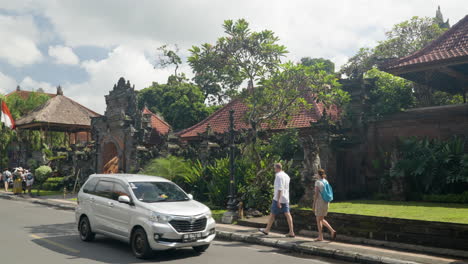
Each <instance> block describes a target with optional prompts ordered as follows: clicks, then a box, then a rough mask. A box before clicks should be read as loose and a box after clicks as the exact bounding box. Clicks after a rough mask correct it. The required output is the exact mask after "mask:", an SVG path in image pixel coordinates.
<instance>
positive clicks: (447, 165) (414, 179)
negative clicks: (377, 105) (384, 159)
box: [390, 137, 468, 198]
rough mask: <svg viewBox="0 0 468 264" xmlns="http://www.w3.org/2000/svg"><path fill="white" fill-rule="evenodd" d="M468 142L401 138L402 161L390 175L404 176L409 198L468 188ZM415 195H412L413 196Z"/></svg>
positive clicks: (455, 139)
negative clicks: (466, 145)
mask: <svg viewBox="0 0 468 264" xmlns="http://www.w3.org/2000/svg"><path fill="white" fill-rule="evenodd" d="M465 143H466V141H465V140H464V139H461V138H457V137H454V138H452V139H450V140H447V141H443V140H437V139H434V140H429V139H417V138H408V139H404V140H402V141H401V144H400V146H399V153H400V154H399V160H398V162H397V163H396V164H395V166H394V168H392V169H391V171H390V177H403V178H404V179H405V185H406V186H405V187H406V188H405V189H406V192H407V193H406V194H407V198H413V197H416V198H417V195H418V194H419V195H421V194H446V193H460V192H463V191H465V190H466V189H467V188H468V154H467V153H465V152H464V148H465ZM410 195H412V196H410Z"/></svg>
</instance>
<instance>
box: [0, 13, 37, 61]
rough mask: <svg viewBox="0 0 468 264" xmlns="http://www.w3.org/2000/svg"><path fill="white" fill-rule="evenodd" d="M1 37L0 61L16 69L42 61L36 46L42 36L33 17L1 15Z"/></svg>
mask: <svg viewBox="0 0 468 264" xmlns="http://www.w3.org/2000/svg"><path fill="white" fill-rule="evenodd" d="M0 36H2V38H1V44H0V59H4V60H6V61H7V62H8V63H10V64H11V65H13V66H16V67H21V66H24V65H28V64H33V63H36V62H39V61H40V60H41V59H42V54H41V52H40V51H39V49H38V48H37V46H36V44H37V42H38V41H39V39H40V35H39V32H38V30H37V27H36V25H35V24H34V21H33V19H32V17H31V16H5V15H0Z"/></svg>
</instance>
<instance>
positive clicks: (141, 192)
mask: <svg viewBox="0 0 468 264" xmlns="http://www.w3.org/2000/svg"><path fill="white" fill-rule="evenodd" d="M130 187H131V188H132V191H133V194H135V196H136V198H137V199H138V200H139V201H142V202H145V203H157V202H178V201H187V200H189V198H188V197H187V195H186V194H185V193H184V192H183V191H182V190H181V189H180V187H179V186H177V185H175V184H174V183H172V182H130Z"/></svg>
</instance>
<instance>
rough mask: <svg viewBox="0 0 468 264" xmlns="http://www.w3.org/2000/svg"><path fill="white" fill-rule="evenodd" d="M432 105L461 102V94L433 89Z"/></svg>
mask: <svg viewBox="0 0 468 264" xmlns="http://www.w3.org/2000/svg"><path fill="white" fill-rule="evenodd" d="M433 104H434V105H452V104H463V96H461V95H460V94H455V95H453V94H449V93H446V92H442V91H435V92H434V94H433Z"/></svg>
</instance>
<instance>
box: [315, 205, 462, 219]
mask: <svg viewBox="0 0 468 264" xmlns="http://www.w3.org/2000/svg"><path fill="white" fill-rule="evenodd" d="M309 210H310V208H309ZM329 211H330V212H333V213H344V214H359V215H369V216H381V217H393V218H403V219H413V220H425V221H439V222H451V223H461V224H468V204H445V203H424V202H394V201H369V200H356V201H346V202H333V203H331V204H330V209H329Z"/></svg>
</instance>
